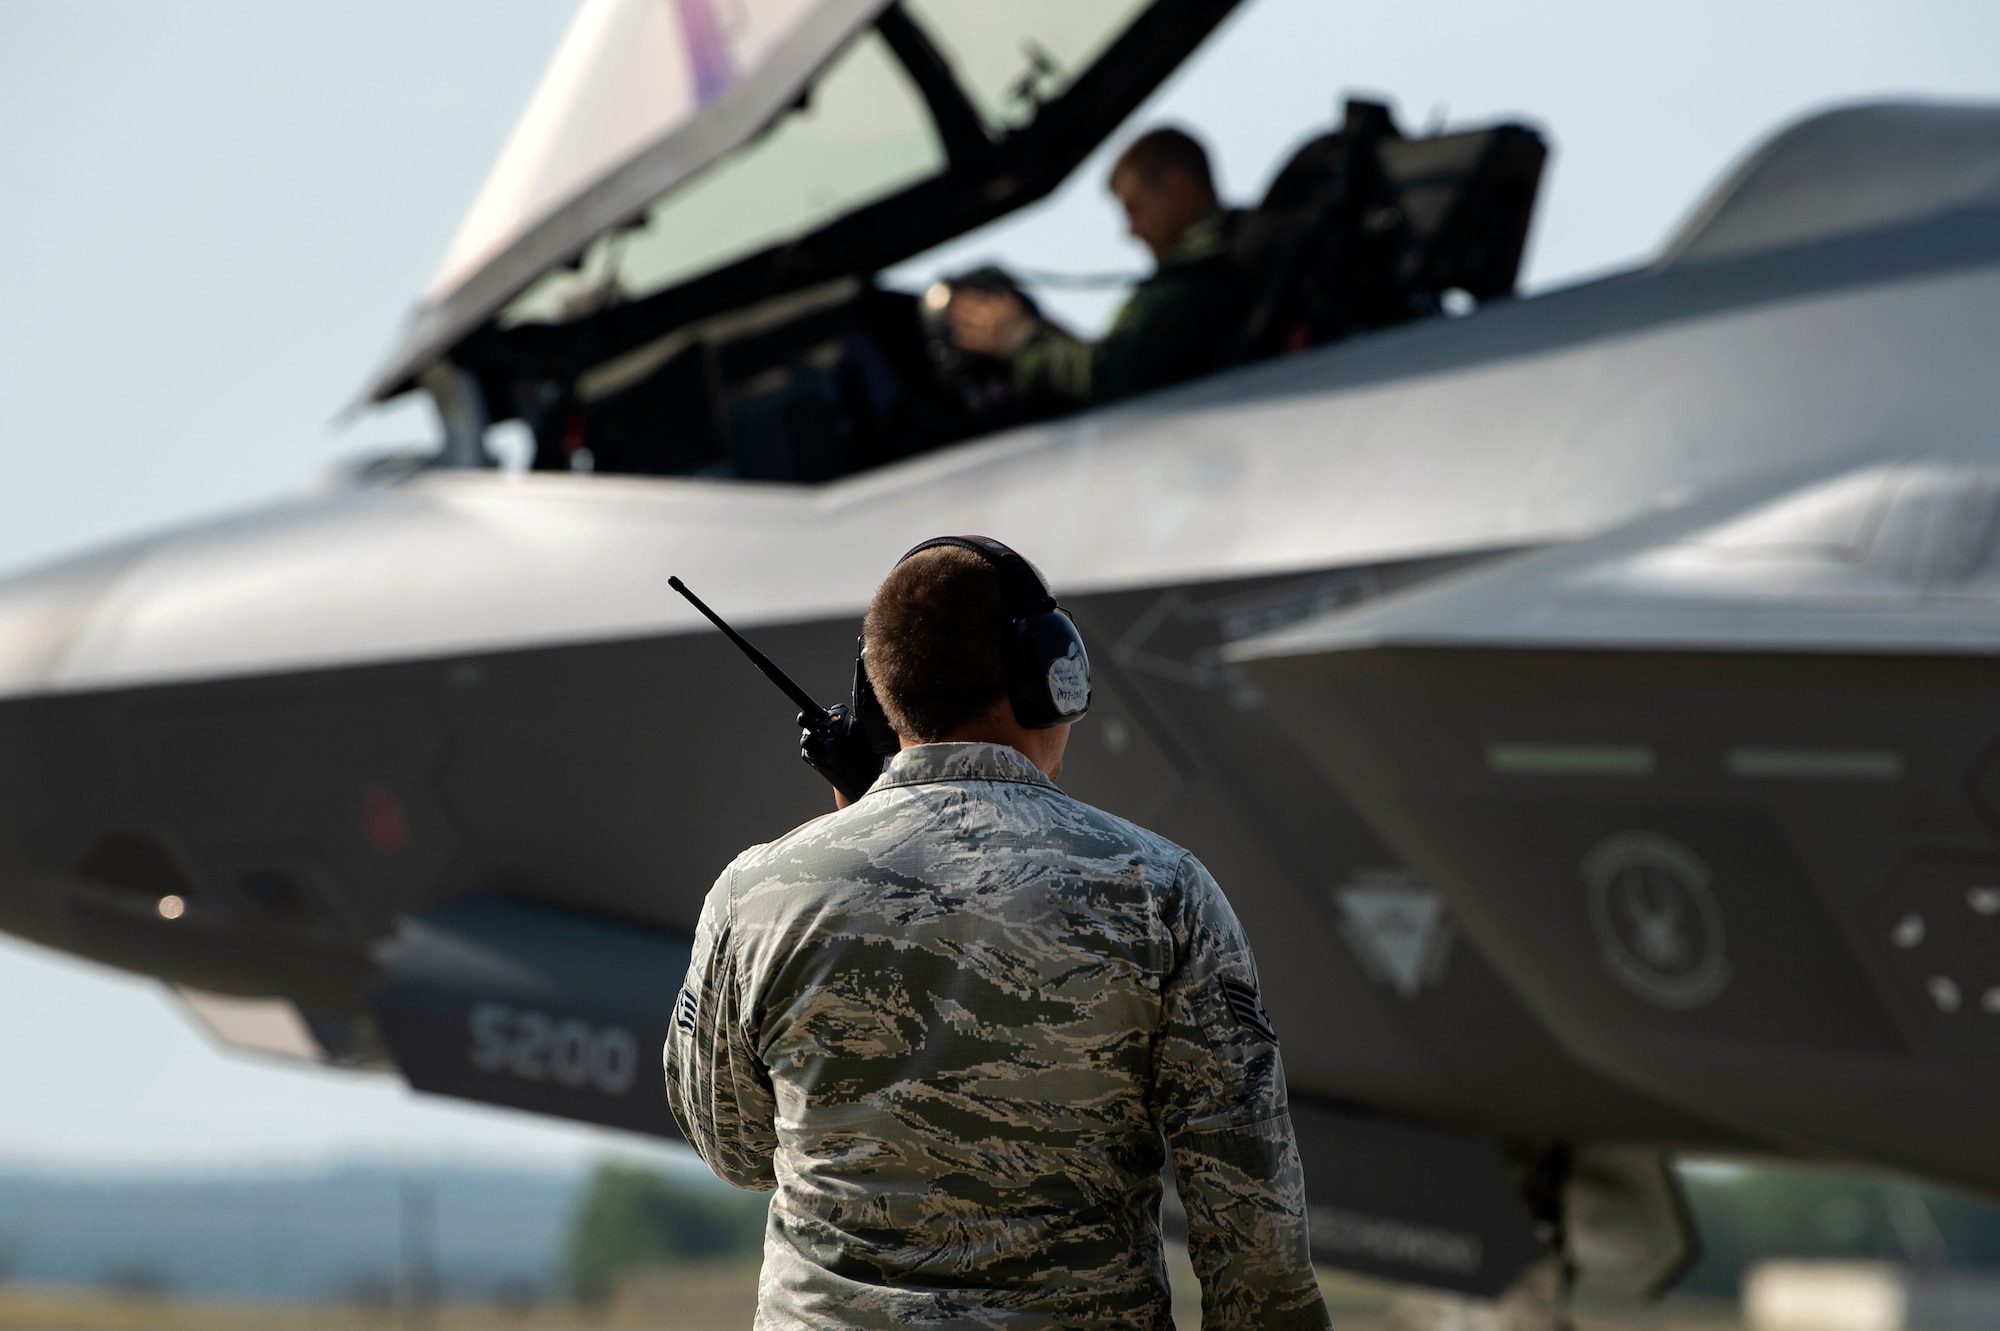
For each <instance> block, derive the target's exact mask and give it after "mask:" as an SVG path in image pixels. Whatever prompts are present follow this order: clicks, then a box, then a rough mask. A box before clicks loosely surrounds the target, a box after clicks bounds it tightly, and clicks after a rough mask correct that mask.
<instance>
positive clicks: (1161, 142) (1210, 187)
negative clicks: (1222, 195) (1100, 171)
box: [1111, 125, 1215, 199]
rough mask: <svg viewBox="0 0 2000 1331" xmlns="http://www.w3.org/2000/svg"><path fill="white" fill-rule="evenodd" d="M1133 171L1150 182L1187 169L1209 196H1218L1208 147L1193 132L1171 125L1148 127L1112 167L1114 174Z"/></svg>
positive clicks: (1113, 175) (1112, 176) (1115, 177)
mask: <svg viewBox="0 0 2000 1331" xmlns="http://www.w3.org/2000/svg"><path fill="white" fill-rule="evenodd" d="M1127 171H1130V172H1131V173H1132V174H1133V175H1136V176H1138V177H1139V179H1141V180H1143V181H1145V182H1146V183H1147V184H1148V185H1157V184H1158V183H1159V182H1160V177H1161V176H1163V175H1165V174H1166V173H1167V172H1168V171H1185V172H1187V173H1188V175H1189V176H1191V177H1193V179H1194V183H1195V184H1197V185H1199V186H1201V188H1202V190H1203V192H1204V193H1206V194H1207V195H1208V197H1209V198H1211V199H1212V198H1214V197H1215V173H1214V172H1213V171H1211V170H1210V169H1209V165H1208V151H1207V149H1205V148H1203V147H1202V146H1201V143H1200V141H1199V140H1197V139H1196V138H1195V137H1194V135H1192V134H1190V133H1188V132H1187V131H1186V130H1184V129H1176V128H1174V127H1173V126H1172V125H1167V126H1163V127H1161V128H1159V129H1154V130H1148V131H1146V132H1145V133H1144V134H1141V135H1140V136H1139V137H1138V138H1136V139H1134V140H1132V142H1130V143H1129V144H1127V145H1126V146H1125V151H1124V152H1122V153H1120V154H1118V161H1117V163H1116V164H1115V165H1113V166H1112V168H1111V178H1112V179H1113V180H1116V179H1117V178H1118V177H1119V176H1120V175H1122V174H1124V173H1125V172H1127Z"/></svg>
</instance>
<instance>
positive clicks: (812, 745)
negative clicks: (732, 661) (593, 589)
mask: <svg viewBox="0 0 2000 1331" xmlns="http://www.w3.org/2000/svg"><path fill="white" fill-rule="evenodd" d="M667 585H668V586H669V587H672V588H673V589H674V590H675V591H677V592H679V593H680V594H681V595H682V596H685V597H686V598H687V600H688V604H689V605H692V606H693V607H694V608H695V609H697V610H699V611H701V613H702V614H703V615H705V616H706V617H707V618H708V622H709V623H711V624H713V625H715V626H716V627H717V628H719V629H721V630H722V633H723V636H724V637H726V638H728V639H729V640H730V641H731V642H733V643H735V644H736V646H737V648H738V649H739V650H741V651H742V653H743V654H744V655H745V656H747V657H749V658H750V664H751V665H754V666H756V667H757V668H758V669H759V670H761V671H763V672H764V678H766V679H768V680H770V681H771V682H772V683H773V684H776V685H777V686H778V689H779V691H780V692H781V693H783V694H784V695H785V696H786V697H787V698H790V699H791V700H792V701H793V702H795V703H797V704H798V708H799V757H801V758H803V759H805V762H806V766H808V767H810V768H812V769H813V770H814V771H815V772H818V773H819V774H820V775H821V776H823V777H825V778H826V779H827V780H828V781H829V782H831V783H832V784H833V788H834V789H835V790H838V791H839V792H840V793H841V794H843V795H845V796H846V797H847V798H848V799H850V800H858V799H860V798H861V797H862V796H863V795H865V794H866V793H867V792H868V787H870V786H872V785H874V784H875V778H876V777H878V776H880V775H881V774H882V759H883V757H884V755H886V754H890V753H894V752H895V751H896V736H895V733H894V732H893V731H890V730H889V729H888V727H887V725H886V723H885V724H879V725H878V724H874V721H875V718H877V717H879V716H881V714H882V709H881V707H880V706H879V705H875V692H874V690H873V689H872V688H871V687H869V684H868V669H867V665H866V663H865V661H864V660H863V658H862V656H861V654H860V653H856V655H855V658H854V686H853V691H852V692H851V693H850V694H849V696H848V700H847V701H846V702H844V703H835V704H834V705H833V706H831V707H822V706H820V705H819V704H818V703H817V702H815V701H813V696H812V695H811V694H810V693H807V692H806V691H805V690H804V689H803V688H801V687H799V684H798V682H797V681H796V680H794V679H793V678H792V677H791V676H790V675H788V674H786V673H785V672H784V671H783V670H780V669H779V668H778V665H777V663H776V662H774V661H773V660H771V658H770V657H768V656H766V655H764V653H762V652H760V651H758V650H757V649H756V648H755V647H752V646H751V645H750V644H749V642H748V641H747V640H745V638H744V637H743V635H742V634H740V633H738V632H737V631H736V630H735V629H733V628H731V627H729V625H728V624H727V623H725V622H724V621H723V618H722V616H721V615H718V614H716V613H715V612H714V611H713V610H711V609H709V608H708V605H707V603H706V602H704V601H703V600H702V599H701V598H700V597H699V596H696V595H695V594H694V593H693V592H691V591H689V590H688V587H687V584H686V583H684V582H682V581H681V580H680V579H679V578H678V577H669V578H668V579H667ZM878 731H879V732H880V733H877V732H878Z"/></svg>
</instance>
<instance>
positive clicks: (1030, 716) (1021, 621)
mask: <svg viewBox="0 0 2000 1331" xmlns="http://www.w3.org/2000/svg"><path fill="white" fill-rule="evenodd" d="M944 546H949V547H951V548H953V549H957V550H970V551H971V552H972V553H973V554H975V555H978V556H979V557H980V558H981V559H984V560H985V561H986V562H987V563H988V564H990V565H991V566H992V567H993V571H994V572H995V573H997V574H999V575H1000V588H1001V596H1002V597H1003V598H1004V600H1005V602H1006V607H1007V623H1006V625H1005V626H1004V627H1002V628H1001V637H1000V659H1001V665H1002V669H1003V671H1004V672H1005V675H1006V679H1007V699H1008V701H1009V702H1011V703H1012V704H1013V707H1014V719H1015V720H1016V721H1019V722H1020V723H1021V724H1022V725H1023V726H1026V727H1027V728H1028V729H1030V730H1046V729H1048V728H1049V727H1050V726H1061V725H1068V724H1069V723H1070V722H1072V721H1075V720H1078V719H1080V718H1081V717H1082V716H1083V715H1084V713H1086V712H1088V711H1089V710H1090V654H1089V653H1088V652H1087V651H1085V650H1084V646H1083V635H1082V634H1081V633H1079V632H1077V627H1076V621H1075V620H1074V619H1072V618H1070V613H1069V611H1067V610H1065V609H1063V608H1062V607H1061V606H1059V605H1057V604H1056V598H1055V597H1054V596H1051V595H1050V594H1049V589H1048V584H1046V583H1044V582H1043V581H1042V575H1041V574H1039V573H1037V572H1035V566H1034V565H1033V564H1030V563H1029V562H1028V561H1027V560H1025V559H1023V558H1022V557H1021V556H1020V555H1019V554H1018V553H1017V552H1015V551H1014V550H1013V549H1012V548H1010V547H1009V546H1007V545H1005V544H1003V543H1002V542H999V541H996V540H994V539H993V538H992V537H991V536H934V537H932V538H931V539H930V540H928V541H924V542H922V543H920V544H918V545H916V546H913V547H912V548H911V549H910V550H909V552H908V553H906V554H905V555H904V556H903V558H902V559H899V560H897V561H896V563H897V564H898V565H900V564H902V563H903V562H904V560H907V559H909V558H910V557H911V556H912V555H918V554H922V553H923V552H924V551H926V550H936V549H938V548H940V547H944ZM857 674H859V675H861V676H864V677H865V674H866V671H865V668H862V667H861V663H859V662H857ZM868 702H869V703H870V704H872V705H873V707H874V709H875V711H876V712H878V713H879V711H880V709H881V704H879V703H877V702H875V697H874V690H873V689H872V688H871V689H870V690H869V693H868ZM885 725H886V722H885Z"/></svg>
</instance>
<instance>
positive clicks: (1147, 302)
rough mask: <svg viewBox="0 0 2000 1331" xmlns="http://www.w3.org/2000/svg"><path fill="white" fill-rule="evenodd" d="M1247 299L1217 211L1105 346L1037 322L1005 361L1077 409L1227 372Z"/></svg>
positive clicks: (1124, 314) (1186, 237)
mask: <svg viewBox="0 0 2000 1331" xmlns="http://www.w3.org/2000/svg"><path fill="white" fill-rule="evenodd" d="M1249 303H1250V289H1249V284H1248V282H1247V281H1246V278H1245V275H1244V274H1243V272H1242V271H1241V270H1240V269H1239V268H1238V267H1237V265H1236V264H1234V263H1232V262H1231V261H1230V258H1229V218H1228V215H1227V214H1225V213H1222V212H1213V213H1210V214H1209V215H1208V216H1207V217H1205V218H1203V219H1202V220H1201V221H1199V222H1196V223H1195V224H1194V225H1193V226H1191V227H1189V228H1188V229H1187V230H1186V231H1184V232H1182V233H1181V236H1180V239H1178V240H1176V241H1175V242H1174V243H1173V245H1172V246H1171V247H1169V248H1168V250H1167V252H1166V253H1165V254H1163V255H1161V256H1160V266H1159V270H1158V271H1157V272H1155V273H1154V274H1153V275H1152V276H1151V277H1149V278H1147V279H1146V280H1145V281H1144V282H1141V283H1140V284H1139V285H1138V287H1137V288H1135V289H1134V290H1133V292H1132V295H1131V297H1130V298H1129V299H1128V300H1126V302H1125V304H1124V306H1123V307H1122V308H1120V309H1119V311H1118V315H1117V317H1116V318H1115V319H1114V320H1113V321H1112V324H1111V328H1110V330H1109V331H1108V332H1106V333H1105V335H1104V338H1103V340H1101V341H1098V342H1083V341H1079V340H1078V339H1076V338H1074V337H1071V336H1070V335H1069V334H1068V333H1065V332H1063V331H1062V330H1061V329H1059V328H1056V327H1054V326H1052V325H1050V324H1046V323H1041V322H1037V323H1036V324H1035V326H1034V328H1033V329H1032V330H1031V331H1030V332H1029V333H1028V335H1027V337H1026V338H1025V339H1024V340H1023V341H1022V343H1021V345H1020V346H1019V347H1017V348H1016V349H1015V351H1014V353H1013V356H1012V357H1011V358H1010V363H1011V365H1012V367H1013V370H1014V380H1015V382H1016V383H1018V384H1019V385H1020V386H1021V387H1022V388H1023V389H1025V390H1026V391H1027V392H1028V393H1029V394H1030V395H1031V396H1033V397H1038V398H1041V399H1043V400H1046V401H1051V402H1055V403H1064V404H1072V405H1073V404H1077V403H1083V402H1097V401H1106V400H1109V399H1111V398H1118V397H1124V396H1126V395H1128V394H1131V393H1142V392H1145V391H1146V390H1147V389H1151V388H1163V387H1165V386H1166V385H1168V384H1173V383H1179V382H1180V381H1181V380H1183V379H1192V378H1195V377H1197V376H1199V375H1204V374H1212V373H1213V372H1215V371H1216V370H1220V369H1224V368H1226V367H1227V364H1228V360H1229V356H1230V354H1231V353H1232V352H1233V351H1234V350H1235V347H1236V342H1237V339H1238V337H1239V336H1240V335H1241V333H1242V330H1243V323H1244V320H1245V319H1246V318H1247V317H1248V313H1249Z"/></svg>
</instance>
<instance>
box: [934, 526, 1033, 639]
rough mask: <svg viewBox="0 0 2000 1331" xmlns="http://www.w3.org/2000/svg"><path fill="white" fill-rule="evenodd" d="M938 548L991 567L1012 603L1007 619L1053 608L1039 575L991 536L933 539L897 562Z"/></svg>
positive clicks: (1023, 560) (939, 537)
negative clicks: (958, 552)
mask: <svg viewBox="0 0 2000 1331" xmlns="http://www.w3.org/2000/svg"><path fill="white" fill-rule="evenodd" d="M941 545H948V546H951V547H953V548H955V549H959V550H970V551H972V553H973V554H975V555H978V556H979V557H980V558H981V559H984V560H985V561H986V562H987V563H988V564H990V565H992V566H993V570H994V572H996V573H998V574H999V575H1000V585H1001V586H1002V587H1003V588H1004V589H1005V594H1006V597H1007V599H1008V601H1009V602H1011V604H1010V605H1009V607H1008V615H1009V617H1011V618H1013V619H1025V618H1027V617H1028V616H1029V615H1040V614H1046V613H1047V612H1048V611H1051V610H1054V609H1055V608H1056V598H1055V597H1053V596H1051V595H1050V594H1049V589H1048V585H1047V584H1046V583H1044V582H1043V581H1042V575H1041V574H1039V573H1037V572H1035V566H1034V565H1033V564H1030V563H1029V562H1028V561H1027V560H1025V559H1023V558H1022V557H1021V555H1020V554H1019V552H1017V551H1015V550H1013V549H1012V548H1010V547H1009V546H1007V545H1006V544H1004V543H1003V542H1000V541H996V540H994V539H993V538H992V537H991V536H933V537H932V538H931V539H930V540H928V541H925V542H923V543H922V544H920V545H915V546H912V547H911V548H910V549H909V551H908V552H907V553H905V554H904V555H903V559H899V560H897V561H896V562H897V563H898V564H900V563H902V562H903V560H904V559H908V558H909V557H910V556H911V555H914V554H919V553H921V552H923V551H925V550H934V549H936V548H937V547H939V546H941Z"/></svg>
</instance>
